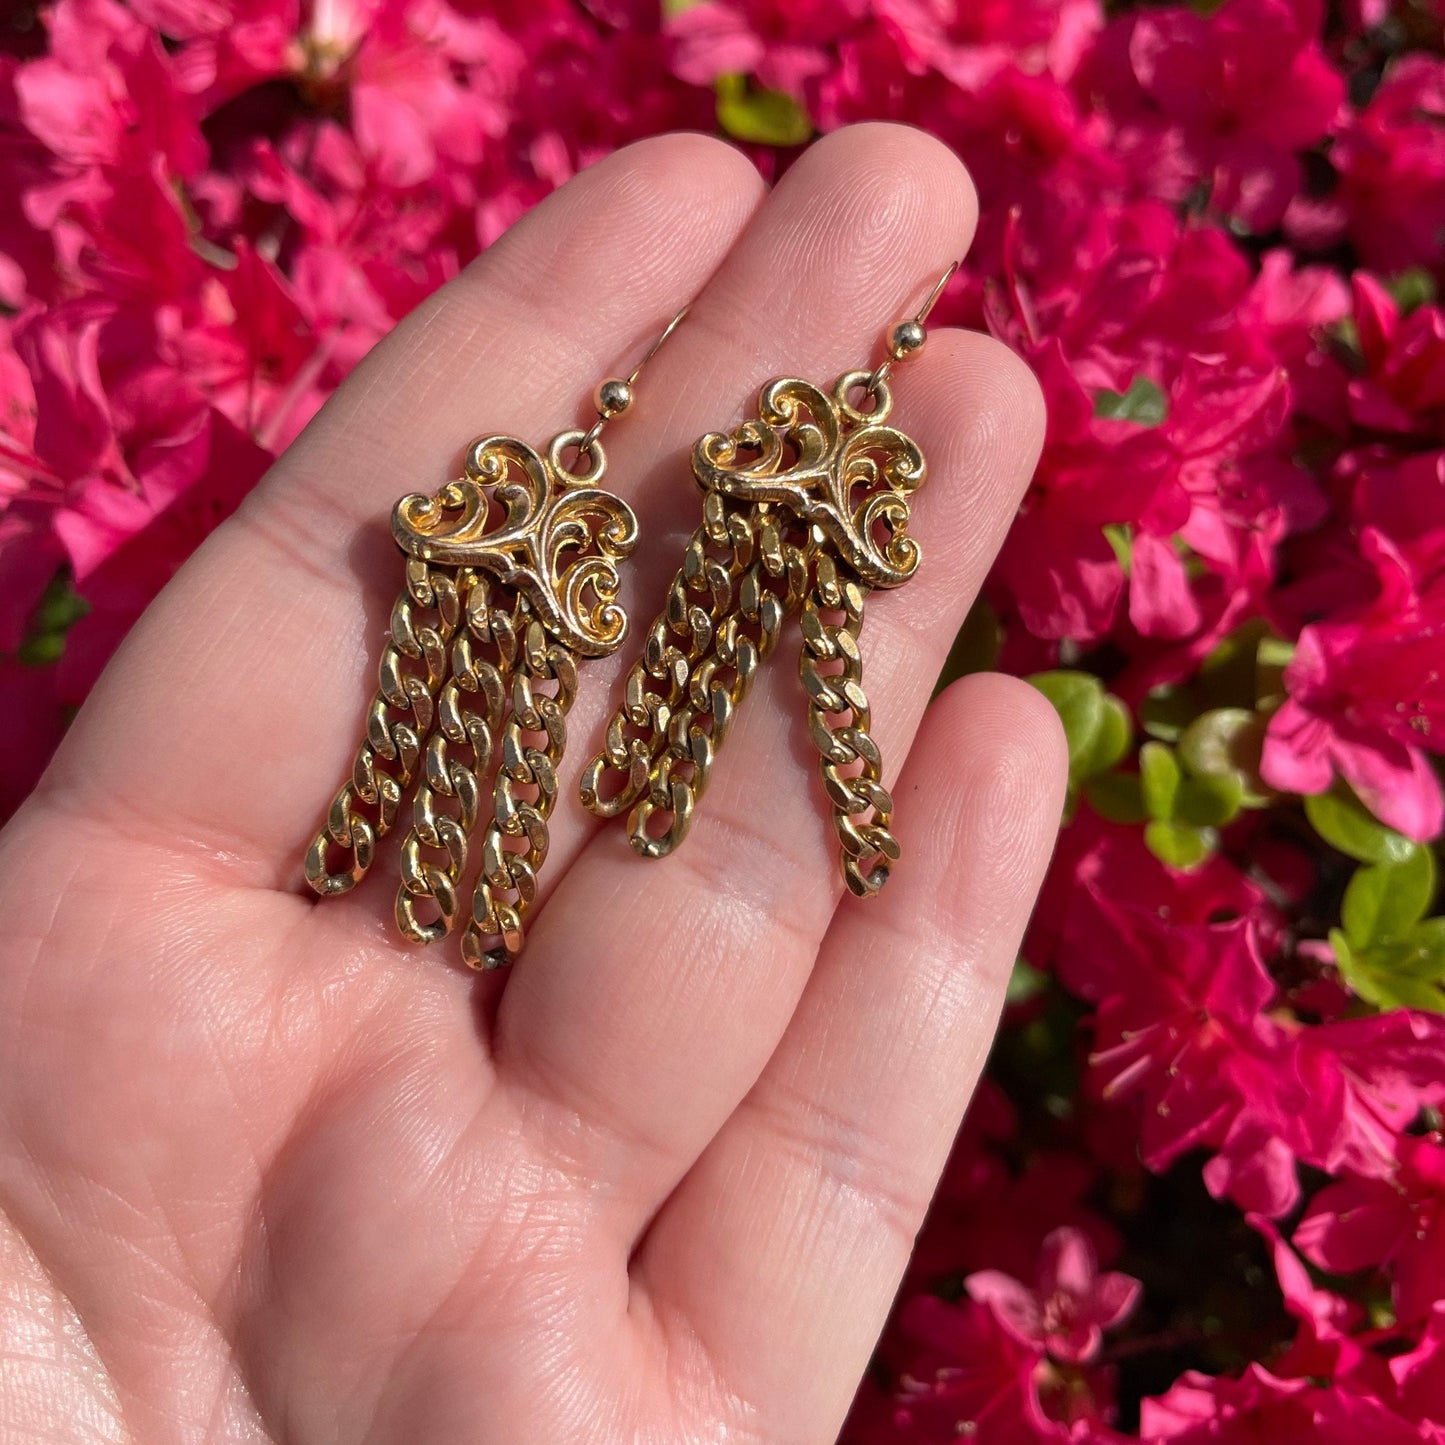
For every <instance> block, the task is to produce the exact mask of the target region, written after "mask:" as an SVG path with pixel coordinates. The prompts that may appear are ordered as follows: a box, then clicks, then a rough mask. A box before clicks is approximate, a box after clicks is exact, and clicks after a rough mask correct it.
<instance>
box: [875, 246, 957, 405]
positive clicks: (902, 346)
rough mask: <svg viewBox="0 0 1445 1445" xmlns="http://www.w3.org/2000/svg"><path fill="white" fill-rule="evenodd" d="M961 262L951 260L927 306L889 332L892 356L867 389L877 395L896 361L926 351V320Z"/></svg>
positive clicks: (920, 308)
mask: <svg viewBox="0 0 1445 1445" xmlns="http://www.w3.org/2000/svg"><path fill="white" fill-rule="evenodd" d="M960 264H961V263H960V262H958V261H950V262H949V265H948V269H947V270H946V271H945V272H944V273H943V275H942V276H940V277H939V278H938V280H937V281H935V282H934V283H933V289H932V290H931V291H930V292H929V293H928V295H927V296H926V297H925V298H924V302H923V305H922V306H920V307H919V308H918V310H917V311H915V312H914V314H913V315H912V316H911V317H910V318H909V319H908V320H907V321H900V322H899V323H898V325H897V326H895V327H894V328H893V330H892V332H890V333H889V337H888V355H887V357H886V358H885V359H884V360H883V361H882V362H881V363H880V364H879V366H878V368H877V370H876V371H874V373H873V374H872V376H870V377H869V378H868V385H867V390H868V391H869V392H871V393H872V394H873V395H875V396H876V395H877V392H878V388H879V387H880V386H882V385H883V383H884V382H885V381H886V380H887V379H888V373H889V372H890V371H892V370H893V366H894V363H895V362H899V361H903V360H904V359H906V358H907V357H909V356H912V355H913V353H914V352H915V351H922V350H923V343H924V341H925V340H926V339H927V334H926V332H925V331H924V323H925V322H926V321H927V320H928V318H929V315H930V314H931V313H932V311H933V308H934V307H935V306H936V305H937V304H938V298H939V297H940V296H942V295H943V293H944V291H945V289H946V288H947V286H948V283H949V282H950V281H952V280H953V278H954V277H955V276H956V275H957V274H958V268H959V265H960Z"/></svg>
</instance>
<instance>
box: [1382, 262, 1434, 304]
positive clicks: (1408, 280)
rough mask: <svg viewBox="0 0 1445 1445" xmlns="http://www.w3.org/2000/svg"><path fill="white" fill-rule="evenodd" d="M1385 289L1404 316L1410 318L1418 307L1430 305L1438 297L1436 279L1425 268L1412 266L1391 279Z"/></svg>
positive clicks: (1386, 283)
mask: <svg viewBox="0 0 1445 1445" xmlns="http://www.w3.org/2000/svg"><path fill="white" fill-rule="evenodd" d="M1385 289H1386V290H1387V291H1388V292H1389V293H1390V297H1391V299H1392V300H1393V301H1394V303H1395V305H1396V306H1398V307H1399V308H1400V315H1402V316H1408V315H1409V314H1410V312H1412V311H1414V310H1415V309H1416V308H1417V307H1420V306H1428V305H1430V303H1431V302H1432V301H1434V300H1435V296H1436V286H1435V278H1434V277H1433V276H1432V275H1431V274H1430V273H1429V272H1428V271H1427V270H1426V269H1425V268H1424V267H1423V266H1411V267H1410V268H1409V269H1408V270H1406V271H1401V272H1400V273H1399V274H1398V275H1396V276H1392V277H1390V279H1389V280H1388V281H1386V282H1385Z"/></svg>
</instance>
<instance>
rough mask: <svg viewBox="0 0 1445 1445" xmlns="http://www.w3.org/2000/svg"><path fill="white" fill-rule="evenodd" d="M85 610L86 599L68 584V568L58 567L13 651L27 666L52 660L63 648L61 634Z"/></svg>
mask: <svg viewBox="0 0 1445 1445" xmlns="http://www.w3.org/2000/svg"><path fill="white" fill-rule="evenodd" d="M89 611H90V603H88V602H87V601H86V600H85V598H83V597H81V596H80V595H79V594H78V593H77V592H76V591H75V590H74V588H72V587H71V585H70V575H69V572H68V570H67V569H64V568H62V569H61V570H60V571H59V572H57V573H56V574H55V576H54V577H52V578H51V579H50V581H49V582H48V583H47V584H46V587H45V591H44V592H43V593H42V594H41V597H40V601H39V602H38V603H37V604H36V607H35V611H34V612H33V613H32V614H31V617H30V628H29V631H28V632H27V633H26V635H25V640H24V641H23V642H21V644H20V647H19V648H18V650H17V651H16V654H15V655H16V656H17V657H18V658H19V659H20V661H21V662H23V663H26V664H27V665H29V666H31V667H41V666H44V665H45V664H46V663H48V662H55V661H56V660H57V659H58V658H59V657H60V656H61V654H62V653H64V651H65V634H66V633H67V632H69V631H70V629H71V628H72V627H74V626H75V624H76V623H77V622H79V621H80V619H81V618H82V617H84V616H85V614H86V613H87V612H89Z"/></svg>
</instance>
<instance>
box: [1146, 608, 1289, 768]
mask: <svg viewBox="0 0 1445 1445" xmlns="http://www.w3.org/2000/svg"><path fill="white" fill-rule="evenodd" d="M1293 656H1294V648H1293V646H1292V645H1291V644H1290V643H1288V642H1285V641H1284V640H1283V639H1281V638H1278V637H1276V636H1275V635H1274V634H1273V633H1272V632H1270V631H1269V629H1268V627H1267V626H1266V625H1265V623H1264V622H1263V621H1259V620H1256V621H1253V622H1248V623H1246V624H1245V625H1244V626H1243V627H1241V628H1240V629H1239V630H1238V631H1237V632H1233V633H1231V634H1230V635H1229V636H1228V637H1226V638H1225V639H1224V641H1222V642H1221V643H1220V644H1219V645H1218V646H1217V647H1216V648H1215V649H1214V650H1213V652H1211V653H1210V654H1209V656H1208V657H1206V658H1205V659H1204V662H1203V663H1202V664H1201V666H1200V669H1199V672H1198V674H1197V675H1196V676H1195V677H1194V678H1193V679H1192V680H1191V681H1190V682H1187V683H1180V684H1177V685H1174V686H1170V687H1162V688H1156V689H1155V690H1154V691H1153V692H1152V693H1150V694H1149V696H1148V697H1147V698H1146V699H1145V701H1144V704H1143V706H1142V707H1141V708H1140V710H1139V720H1140V723H1141V724H1142V725H1143V728H1144V731H1145V732H1146V733H1148V734H1149V736H1150V737H1153V738H1158V739H1159V740H1160V741H1161V742H1166V743H1172V742H1177V741H1179V738H1180V736H1181V735H1182V734H1183V732H1184V729H1185V728H1186V727H1188V726H1189V724H1190V723H1191V722H1193V721H1194V720H1195V719H1196V718H1198V717H1200V716H1201V715H1203V714H1205V713H1208V712H1214V711H1219V710H1221V709H1231V710H1235V711H1238V712H1244V713H1249V714H1251V715H1256V714H1257V715H1258V721H1257V723H1256V727H1257V730H1258V737H1259V739H1260V741H1261V742H1262V741H1263V736H1264V726H1265V722H1266V720H1267V715H1268V713H1269V711H1270V710H1271V709H1272V708H1273V707H1274V706H1276V705H1277V704H1278V702H1279V701H1280V700H1282V698H1283V696H1284V684H1283V674H1284V669H1285V668H1286V667H1288V666H1289V663H1290V660H1291V659H1292V658H1293ZM1239 725H1240V726H1243V724H1242V721H1241V722H1240V724H1239Z"/></svg>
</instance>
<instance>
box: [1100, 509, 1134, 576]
mask: <svg viewBox="0 0 1445 1445" xmlns="http://www.w3.org/2000/svg"><path fill="white" fill-rule="evenodd" d="M1104 540H1105V541H1106V542H1107V543H1108V544H1109V545H1110V546H1111V547H1112V548H1113V549H1114V556H1115V557H1117V558H1118V559H1119V566H1120V567H1121V568H1122V569H1123V572H1124V575H1125V576H1126V577H1127V576H1128V575H1129V569H1130V568H1131V567H1133V565H1134V533H1133V531H1132V530H1131V529H1130V527H1129V524H1128V523H1127V522H1105V523H1104Z"/></svg>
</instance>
